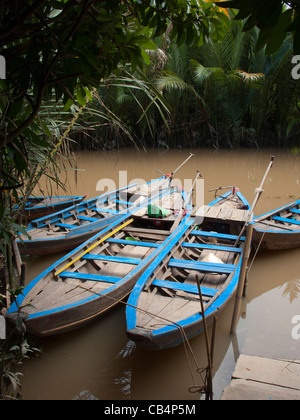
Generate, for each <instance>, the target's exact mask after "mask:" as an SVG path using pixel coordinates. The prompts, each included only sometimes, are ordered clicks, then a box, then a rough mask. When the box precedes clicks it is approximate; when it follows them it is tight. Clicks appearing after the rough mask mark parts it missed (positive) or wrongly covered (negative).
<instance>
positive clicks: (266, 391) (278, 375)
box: [221, 355, 300, 401]
mask: <svg viewBox="0 0 300 420" xmlns="http://www.w3.org/2000/svg"><path fill="white" fill-rule="evenodd" d="M221 400H223V401H225V400H300V360H278V359H268V358H265V357H257V356H247V355H241V356H240V357H239V359H238V362H237V364H236V367H235V370H234V372H233V375H232V381H231V384H230V385H229V386H228V387H226V388H225V389H224V392H223V395H222V397H221Z"/></svg>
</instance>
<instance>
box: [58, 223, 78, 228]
mask: <svg viewBox="0 0 300 420" xmlns="http://www.w3.org/2000/svg"><path fill="white" fill-rule="evenodd" d="M55 227H61V228H65V229H74V228H76V227H78V226H77V225H69V224H67V223H55Z"/></svg>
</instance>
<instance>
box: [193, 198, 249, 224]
mask: <svg viewBox="0 0 300 420" xmlns="http://www.w3.org/2000/svg"><path fill="white" fill-rule="evenodd" d="M228 203H232V204H231V205H230V204H229V205H226V206H224V207H223V206H222V205H220V206H203V207H202V209H201V215H202V216H203V217H204V218H205V219H209V220H223V221H232V222H244V223H245V222H246V221H247V220H248V217H249V214H250V212H249V211H248V210H240V209H237V208H236V207H234V206H235V203H234V202H231V201H228Z"/></svg>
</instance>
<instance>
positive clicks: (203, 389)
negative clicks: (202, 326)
mask: <svg viewBox="0 0 300 420" xmlns="http://www.w3.org/2000/svg"><path fill="white" fill-rule="evenodd" d="M77 287H79V288H81V289H83V290H86V291H88V292H90V293H93V294H95V295H97V296H100V297H106V298H108V299H111V300H113V301H114V302H115V303H116V304H118V303H121V304H123V305H125V306H130V307H131V308H134V309H136V310H138V311H140V312H143V313H145V314H147V315H150V316H153V317H155V318H159V319H161V320H163V321H165V322H168V323H170V324H171V325H172V324H173V325H174V326H176V327H177V328H178V329H179V331H180V333H181V336H182V339H183V346H184V350H185V355H186V359H187V364H188V367H189V372H190V375H191V377H192V380H193V383H194V385H193V386H191V387H189V392H192V393H196V392H199V393H204V392H206V381H207V379H206V377H207V375H206V376H205V379H204V378H203V376H202V373H203V372H206V373H207V368H200V366H199V364H198V361H197V358H196V356H195V353H194V351H193V349H192V346H191V344H190V342H189V339H188V337H187V335H186V332H185V331H184V328H183V327H182V326H181V325H180V324H178V323H177V322H175V321H172V320H170V319H168V318H164V317H162V316H160V315H156V314H153V313H152V312H149V311H147V310H145V309H141V308H138V307H136V306H134V305H131V304H130V303H128V302H124V301H123V300H120V299H117V298H114V297H112V296H108V295H105V294H103V293H100V292H95V291H94V290H91V289H89V288H87V287H84V286H83V285H78V286H77ZM188 351H189V352H190V353H191V355H192V358H193V360H194V363H195V365H196V372H197V373H199V375H200V377H201V380H202V382H203V384H204V385H203V386H201V385H197V382H196V380H195V377H194V375H193V370H192V366H191V363H190V358H189V352H188Z"/></svg>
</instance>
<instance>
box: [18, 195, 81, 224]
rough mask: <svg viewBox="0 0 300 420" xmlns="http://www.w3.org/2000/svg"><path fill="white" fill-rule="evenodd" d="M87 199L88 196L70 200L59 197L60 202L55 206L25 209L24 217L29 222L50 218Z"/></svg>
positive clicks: (54, 204)
mask: <svg viewBox="0 0 300 420" xmlns="http://www.w3.org/2000/svg"><path fill="white" fill-rule="evenodd" d="M85 198H86V195H85V196H78V197H69V198H66V197H61V199H59V197H58V199H59V201H57V202H56V203H53V204H48V205H44V206H40V207H30V206H28V207H25V211H24V215H25V217H26V219H27V220H28V221H31V220H34V219H39V218H42V217H45V216H49V215H50V214H52V213H54V212H58V211H61V210H64V209H66V208H67V207H70V206H73V205H76V204H79V203H81V202H82V201H83V200H84V199H85Z"/></svg>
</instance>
